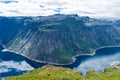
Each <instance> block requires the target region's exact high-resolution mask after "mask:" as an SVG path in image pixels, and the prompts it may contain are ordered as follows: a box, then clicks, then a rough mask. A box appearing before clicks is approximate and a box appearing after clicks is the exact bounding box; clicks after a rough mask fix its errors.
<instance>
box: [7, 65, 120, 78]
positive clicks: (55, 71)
mask: <svg viewBox="0 0 120 80" xmlns="http://www.w3.org/2000/svg"><path fill="white" fill-rule="evenodd" d="M48 79H49V80H119V79H120V70H117V69H116V68H106V69H105V71H104V72H102V73H100V72H96V71H93V70H91V71H88V72H87V74H86V76H82V74H81V72H78V71H74V70H71V69H68V68H62V67H55V66H50V65H47V66H44V67H42V68H39V69H36V70H32V71H30V72H28V73H26V74H23V75H19V76H14V77H10V78H6V79H5V80H48Z"/></svg>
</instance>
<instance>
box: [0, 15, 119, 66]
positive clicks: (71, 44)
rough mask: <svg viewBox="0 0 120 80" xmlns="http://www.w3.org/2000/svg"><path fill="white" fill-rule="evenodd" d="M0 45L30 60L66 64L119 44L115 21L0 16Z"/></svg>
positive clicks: (63, 16)
mask: <svg viewBox="0 0 120 80" xmlns="http://www.w3.org/2000/svg"><path fill="white" fill-rule="evenodd" d="M0 42H1V43H2V44H3V45H4V46H5V47H6V48H7V49H9V50H10V51H13V52H18V54H21V55H24V56H26V57H29V58H30V59H33V60H38V61H43V62H46V63H54V64H57V63H58V64H68V63H71V62H72V61H73V58H72V57H73V56H76V55H80V54H92V53H93V52H94V50H95V49H97V48H99V47H102V46H115V45H119V44H120V24H119V20H118V21H115V22H113V21H107V20H97V19H93V18H89V17H79V16H77V15H62V14H56V15H51V16H38V17H0Z"/></svg>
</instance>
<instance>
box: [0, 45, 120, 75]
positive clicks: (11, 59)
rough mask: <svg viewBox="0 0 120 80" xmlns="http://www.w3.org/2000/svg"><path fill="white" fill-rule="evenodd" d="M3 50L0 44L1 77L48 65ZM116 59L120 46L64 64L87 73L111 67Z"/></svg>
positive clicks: (119, 58)
mask: <svg viewBox="0 0 120 80" xmlns="http://www.w3.org/2000/svg"><path fill="white" fill-rule="evenodd" d="M2 50H3V47H2V46H1V45H0V77H8V76H16V75H20V74H23V73H26V72H28V71H30V70H32V69H34V68H38V67H41V66H43V65H46V64H43V63H39V62H35V61H32V60H30V59H28V58H26V57H24V56H21V55H18V54H15V53H12V52H2ZM115 61H120V47H111V48H108V47H107V48H101V49H98V50H97V51H96V54H95V55H93V56H89V55H84V56H79V57H77V59H76V61H75V62H74V63H73V64H70V65H63V67H68V68H72V69H75V70H79V71H81V72H82V73H83V75H85V74H86V72H87V71H88V70H91V69H92V70H96V71H100V72H103V71H104V68H106V67H110V65H111V63H113V62H115ZM58 66H60V65H58Z"/></svg>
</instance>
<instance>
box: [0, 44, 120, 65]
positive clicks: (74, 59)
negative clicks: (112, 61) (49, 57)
mask: <svg viewBox="0 0 120 80" xmlns="http://www.w3.org/2000/svg"><path fill="white" fill-rule="evenodd" d="M1 45H2V46H3V48H4V49H3V50H2V52H12V53H14V54H18V55H21V56H23V57H26V58H28V59H30V60H32V61H36V62H39V63H43V64H51V65H55V66H68V65H72V64H74V63H75V61H76V59H77V57H79V56H93V55H95V54H96V51H97V50H99V49H103V48H114V47H120V45H115V46H102V47H99V48H96V49H95V50H94V52H93V53H89V54H78V55H75V56H73V57H72V62H70V63H67V64H59V63H51V62H46V61H40V60H35V59H31V58H30V57H28V56H26V55H24V54H21V53H19V52H15V51H12V50H9V49H7V48H6V47H5V45H3V44H1Z"/></svg>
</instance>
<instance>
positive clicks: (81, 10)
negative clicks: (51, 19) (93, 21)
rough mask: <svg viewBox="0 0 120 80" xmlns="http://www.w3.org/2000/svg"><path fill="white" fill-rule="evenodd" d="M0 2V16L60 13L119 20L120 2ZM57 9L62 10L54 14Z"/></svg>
mask: <svg viewBox="0 0 120 80" xmlns="http://www.w3.org/2000/svg"><path fill="white" fill-rule="evenodd" d="M1 1H2V0H0V12H1V13H0V16H46V15H52V14H56V13H61V14H79V15H80V16H90V17H97V18H120V17H119V16H120V14H119V13H120V9H119V8H120V0H14V1H18V2H11V3H7V4H6V3H4V2H1ZM3 1H5V0H3ZM7 1H10V0H7ZM57 8H61V9H62V10H61V11H59V12H56V10H55V9H57Z"/></svg>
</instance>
